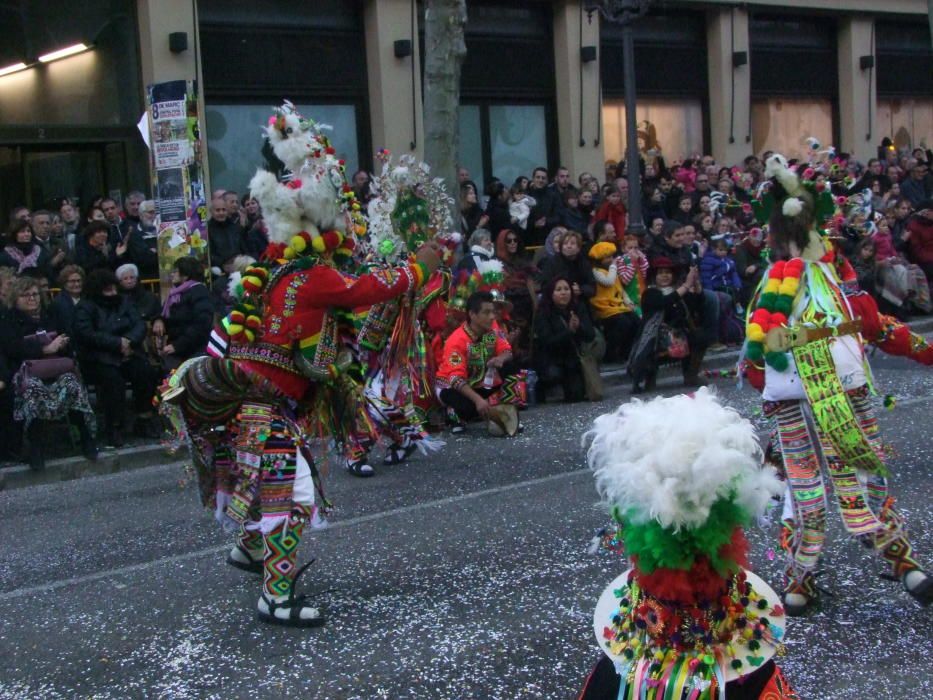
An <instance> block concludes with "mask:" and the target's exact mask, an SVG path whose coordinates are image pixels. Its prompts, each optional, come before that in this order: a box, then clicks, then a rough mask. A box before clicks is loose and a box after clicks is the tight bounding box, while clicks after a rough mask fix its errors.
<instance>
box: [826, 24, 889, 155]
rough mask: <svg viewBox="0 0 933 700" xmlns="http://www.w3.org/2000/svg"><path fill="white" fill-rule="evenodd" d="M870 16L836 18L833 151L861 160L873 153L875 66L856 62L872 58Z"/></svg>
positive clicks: (877, 136)
mask: <svg viewBox="0 0 933 700" xmlns="http://www.w3.org/2000/svg"><path fill="white" fill-rule="evenodd" d="M873 24H874V20H873V19H872V18H871V17H862V16H857V17H842V18H840V19H839V36H838V38H837V45H838V51H839V143H838V144H836V150H837V151H842V152H846V153H851V154H852V155H854V156H855V158H857V159H858V160H860V161H862V162H863V163H864V162H865V161H867V160H868V159H869V158H872V157H874V156H875V155H876V151H877V149H876V146H877V144H878V142H879V141H880V140H881V139H880V136H879V135H878V133H877V129H878V100H877V94H876V85H877V77H878V71H877V68H865V69H863V68H862V67H861V65H860V59H861V57H862V56H871V57H872V60H874V56H875V47H874V45H873V43H872V27H873Z"/></svg>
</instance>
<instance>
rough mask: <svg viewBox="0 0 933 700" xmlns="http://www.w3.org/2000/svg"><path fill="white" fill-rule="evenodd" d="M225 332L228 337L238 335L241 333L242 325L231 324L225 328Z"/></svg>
mask: <svg viewBox="0 0 933 700" xmlns="http://www.w3.org/2000/svg"><path fill="white" fill-rule="evenodd" d="M227 332H228V333H229V334H230V335H240V333H242V332H243V325H242V324H240V323H231V324H230V326H229V327H228V328H227Z"/></svg>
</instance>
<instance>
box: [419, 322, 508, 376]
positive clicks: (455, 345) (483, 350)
mask: <svg viewBox="0 0 933 700" xmlns="http://www.w3.org/2000/svg"><path fill="white" fill-rule="evenodd" d="M511 351H512V346H511V345H509V341H508V340H507V339H506V337H505V334H503V333H502V330H501V329H500V328H499V326H498V324H494V325H493V327H492V330H491V331H490V332H489V333H486V334H485V335H484V336H482V337H481V338H474V337H473V334H472V333H471V332H470V328H469V325H468V324H467V323H464V324H463V325H461V326H460V327H459V328H458V329H457V330H455V331H454V332H453V333H451V334H450V337H449V338H448V339H447V341H446V342H445V343H444V352H443V357H442V358H441V362H440V366H439V367H438V368H437V390H438V391H440V390H441V389H457V388H459V387H461V386H463V385H464V384H469V385H470V386H471V387H473V388H476V387H478V386H480V385H481V384H482V383H483V378H484V377H485V376H486V363H487V362H488V361H489V360H491V359H492V358H494V357H497V356H498V355H501V354H502V353H504V352H511ZM500 382H501V379H500V378H499V377H498V376H497V378H496V384H498V383H500Z"/></svg>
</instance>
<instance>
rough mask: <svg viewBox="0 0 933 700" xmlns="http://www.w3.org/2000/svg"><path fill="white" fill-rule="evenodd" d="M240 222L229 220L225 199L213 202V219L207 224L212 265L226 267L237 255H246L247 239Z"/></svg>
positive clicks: (218, 198) (220, 198)
mask: <svg viewBox="0 0 933 700" xmlns="http://www.w3.org/2000/svg"><path fill="white" fill-rule="evenodd" d="M243 233H244V232H243V227H242V226H240V224H239V222H238V221H231V220H229V219H228V218H227V203H226V202H225V201H224V199H223V197H216V198H214V199H213V200H211V218H210V220H209V221H208V222H207V241H208V243H209V244H210V249H211V265H212V266H213V267H219V268H220V269H221V270H223V269H224V265H226V264H227V263H229V262H230V261H231V260H233V259H234V258H235V257H236V256H237V255H246V253H247V250H246V238H245V236H244V235H243Z"/></svg>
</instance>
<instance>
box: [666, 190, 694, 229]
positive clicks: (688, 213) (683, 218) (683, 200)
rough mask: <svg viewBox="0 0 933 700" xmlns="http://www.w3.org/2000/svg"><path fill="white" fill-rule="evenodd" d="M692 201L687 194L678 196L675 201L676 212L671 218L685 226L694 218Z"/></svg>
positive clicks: (691, 197)
mask: <svg viewBox="0 0 933 700" xmlns="http://www.w3.org/2000/svg"><path fill="white" fill-rule="evenodd" d="M693 210H694V199H693V196H692V195H691V194H689V193H686V192H685V193H684V194H682V195H680V198H679V199H678V200H677V210H676V211H675V212H674V213H673V214H672V215H671V218H672V219H673V220H674V221H676V222H677V223H679V224H686V223H689V222H690V221H692V220H693V217H694V212H693Z"/></svg>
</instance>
